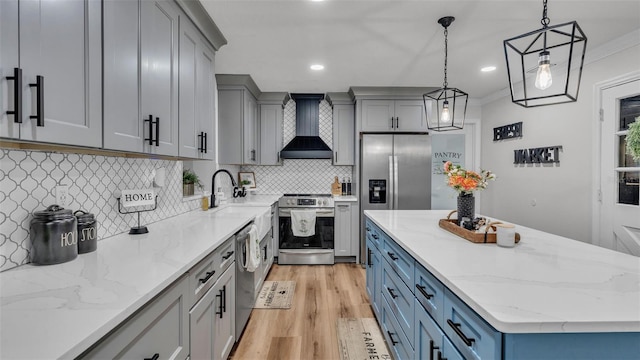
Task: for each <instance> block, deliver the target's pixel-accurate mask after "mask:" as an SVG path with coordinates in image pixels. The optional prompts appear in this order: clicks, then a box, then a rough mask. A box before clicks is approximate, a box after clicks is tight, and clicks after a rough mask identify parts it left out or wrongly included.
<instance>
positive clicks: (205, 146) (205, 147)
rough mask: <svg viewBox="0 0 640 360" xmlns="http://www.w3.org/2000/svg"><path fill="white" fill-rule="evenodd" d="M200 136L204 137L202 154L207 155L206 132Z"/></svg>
mask: <svg viewBox="0 0 640 360" xmlns="http://www.w3.org/2000/svg"><path fill="white" fill-rule="evenodd" d="M202 134H203V135H204V140H203V143H204V153H205V154H206V153H207V133H206V132H203V133H202Z"/></svg>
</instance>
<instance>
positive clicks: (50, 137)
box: [0, 0, 102, 147]
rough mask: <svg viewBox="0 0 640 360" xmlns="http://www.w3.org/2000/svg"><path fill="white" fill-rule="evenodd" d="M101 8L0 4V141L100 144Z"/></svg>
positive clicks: (34, 0)
mask: <svg viewBox="0 0 640 360" xmlns="http://www.w3.org/2000/svg"><path fill="white" fill-rule="evenodd" d="M101 6H102V2H101V1H100V0H84V1H42V0H29V1H26V0H2V1H0V30H1V31H0V75H1V76H0V84H1V89H0V90H1V91H0V94H2V99H1V101H0V117H1V118H0V137H4V138H12V139H19V140H28V141H38V142H49V143H58V144H65V145H79V146H88V147H101V146H102V100H101V99H102V62H101V59H102V46H101V26H102V24H101V16H102V11H101ZM61 19H62V20H61ZM7 77H9V78H7ZM7 111H9V112H10V113H9V114H7Z"/></svg>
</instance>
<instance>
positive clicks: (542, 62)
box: [535, 51, 552, 90]
mask: <svg viewBox="0 0 640 360" xmlns="http://www.w3.org/2000/svg"><path fill="white" fill-rule="evenodd" d="M550 62H551V61H550V56H549V52H548V51H543V52H541V53H540V57H539V58H538V73H537V74H536V83H535V86H536V87H537V88H538V89H540V90H545V89H548V88H549V87H550V86H551V83H552V78H551V69H550V65H551V64H550Z"/></svg>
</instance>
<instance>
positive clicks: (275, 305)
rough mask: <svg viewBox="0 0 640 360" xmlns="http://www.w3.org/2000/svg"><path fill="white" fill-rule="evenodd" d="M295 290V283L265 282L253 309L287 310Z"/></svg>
mask: <svg viewBox="0 0 640 360" xmlns="http://www.w3.org/2000/svg"><path fill="white" fill-rule="evenodd" d="M295 290H296V282H295V281H265V282H264V284H263V285H262V289H261V290H260V293H259V294H258V298H257V299H256V304H255V305H254V306H253V308H254V309H289V308H290V307H291V303H292V302H293V293H294V292H295Z"/></svg>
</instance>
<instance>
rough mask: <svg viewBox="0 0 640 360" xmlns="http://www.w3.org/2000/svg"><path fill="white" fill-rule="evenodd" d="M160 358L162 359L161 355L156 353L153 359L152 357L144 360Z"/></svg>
mask: <svg viewBox="0 0 640 360" xmlns="http://www.w3.org/2000/svg"><path fill="white" fill-rule="evenodd" d="M159 358H160V354H158V353H155V354H153V356H152V357H150V358H144V360H158V359H159Z"/></svg>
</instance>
